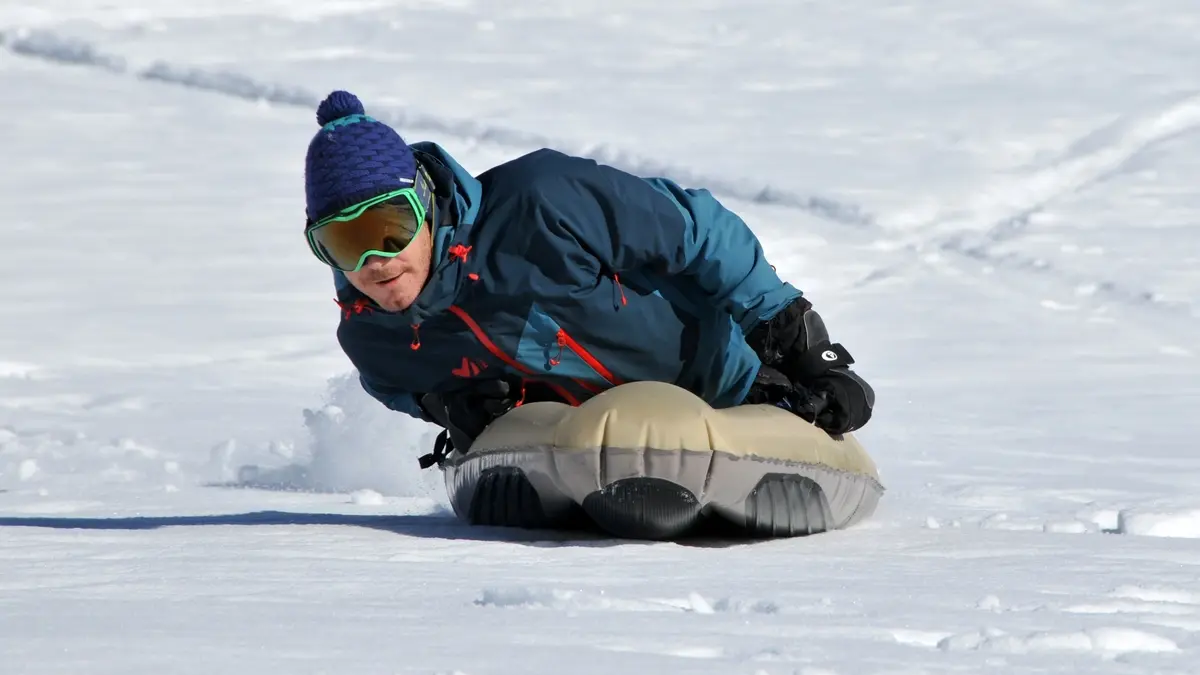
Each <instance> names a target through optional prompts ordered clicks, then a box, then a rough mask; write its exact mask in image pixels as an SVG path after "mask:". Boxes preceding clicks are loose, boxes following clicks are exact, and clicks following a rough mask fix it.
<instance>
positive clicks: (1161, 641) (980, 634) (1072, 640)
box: [937, 628, 1179, 655]
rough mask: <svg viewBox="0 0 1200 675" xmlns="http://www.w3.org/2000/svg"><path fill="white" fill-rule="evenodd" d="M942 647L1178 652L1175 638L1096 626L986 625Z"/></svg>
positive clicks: (1002, 650) (1102, 652)
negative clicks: (1031, 628)
mask: <svg viewBox="0 0 1200 675" xmlns="http://www.w3.org/2000/svg"><path fill="white" fill-rule="evenodd" d="M937 646H938V649H941V650H942V651H989V652H997V653H1004V654H1032V653H1046V652H1076V653H1081V652H1091V653H1096V654H1100V655H1114V654H1124V653H1128V652H1155V653H1160V652H1176V651H1179V647H1178V646H1177V645H1176V644H1175V642H1174V641H1172V640H1169V639H1167V638H1165V637H1162V636H1160V635H1154V634H1153V633H1147V632H1145V631H1141V630H1137V629H1133V628H1096V629H1092V630H1083V631H1046V632H1037V633H1030V634H1027V635H1010V634H1007V633H1005V632H1003V631H1000V630H995V629H985V630H980V631H972V632H970V633H960V634H958V635H952V636H950V637H947V638H945V639H943V640H942V641H940V642H939V643H938V645H937Z"/></svg>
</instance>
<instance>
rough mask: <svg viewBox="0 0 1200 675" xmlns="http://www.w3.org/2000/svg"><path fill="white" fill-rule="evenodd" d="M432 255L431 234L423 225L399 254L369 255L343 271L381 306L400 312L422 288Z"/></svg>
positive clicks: (415, 298)
mask: <svg viewBox="0 0 1200 675" xmlns="http://www.w3.org/2000/svg"><path fill="white" fill-rule="evenodd" d="M432 257H433V237H432V235H431V234H430V233H429V227H428V225H426V227H423V228H421V231H420V232H418V233H417V238H416V239H413V241H412V243H411V244H409V245H408V248H406V249H404V251H403V252H401V253H400V255H398V256H396V257H394V258H384V257H381V256H377V255H373V256H370V257H369V258H367V261H366V263H364V264H363V266H362V268H361V269H359V270H358V271H357V272H346V273H345V274H346V278H347V279H349V280H350V283H351V284H353V285H354V287H355V288H357V289H358V290H360V291H362V293H363V295H366V296H367V297H368V298H370V299H372V300H374V301H375V303H376V304H378V305H379V306H380V307H382V308H383V309H384V310H386V311H389V312H400V311H403V310H405V309H408V308H409V307H410V306H412V304H413V303H414V302H416V300H417V296H418V295H420V294H421V289H423V288H425V282H427V281H428V280H429V268H430V266H431V265H432Z"/></svg>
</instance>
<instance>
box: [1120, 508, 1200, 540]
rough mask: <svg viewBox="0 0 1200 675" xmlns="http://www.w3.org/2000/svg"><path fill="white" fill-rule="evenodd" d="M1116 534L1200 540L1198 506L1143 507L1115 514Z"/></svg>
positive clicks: (1199, 509)
mask: <svg viewBox="0 0 1200 675" xmlns="http://www.w3.org/2000/svg"><path fill="white" fill-rule="evenodd" d="M1116 532H1117V533H1119V534H1133V535H1140V536H1143V537H1174V538H1179V539H1200V506H1194V505H1193V506H1183V507H1181V506H1170V505H1168V506H1145V507H1135V508H1130V509H1125V510H1122V511H1121V512H1120V513H1119V514H1117V527H1116Z"/></svg>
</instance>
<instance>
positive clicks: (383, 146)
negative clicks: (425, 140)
mask: <svg viewBox="0 0 1200 675" xmlns="http://www.w3.org/2000/svg"><path fill="white" fill-rule="evenodd" d="M317 123H318V124H320V125H321V130H320V131H318V132H317V135H316V136H314V137H313V139H312V142H311V143H309V144H308V156H307V157H306V159H305V163H304V192H305V198H306V200H307V215H308V217H309V218H310V219H312V220H314V221H317V220H320V219H321V218H323V217H325V216H328V215H329V214H331V213H335V212H337V211H340V210H342V209H344V208H346V207H348V206H353V205H355V204H357V203H359V202H362V201H365V200H367V199H370V198H372V197H377V196H379V195H381V194H384V193H386V192H392V191H394V190H399V189H401V188H406V187H413V181H414V180H415V179H416V176H417V161H416V158H415V157H413V152H412V149H411V148H409V147H408V144H407V143H405V142H404V139H403V138H401V137H400V134H398V133H396V130H395V129H392V128H391V127H389V126H388V125H386V124H384V123H383V122H380V121H379V120H376V119H374V118H372V117H369V116H367V115H366V111H365V110H364V109H363V105H362V103H361V102H360V101H359V100H358V98H357V97H356V96H355V95H354V94H351V93H349V92H346V91H335V92H333V93H331V94H330V95H329V96H328V97H327V98H326V99H325V100H324V101H322V102H321V105H319V106H318V107H317Z"/></svg>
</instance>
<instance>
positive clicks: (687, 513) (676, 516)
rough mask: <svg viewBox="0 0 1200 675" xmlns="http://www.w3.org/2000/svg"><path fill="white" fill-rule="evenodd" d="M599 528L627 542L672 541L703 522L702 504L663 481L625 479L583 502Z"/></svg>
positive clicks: (685, 492)
mask: <svg viewBox="0 0 1200 675" xmlns="http://www.w3.org/2000/svg"><path fill="white" fill-rule="evenodd" d="M583 510H584V511H585V512H586V513H587V515H588V517H589V518H591V519H592V521H593V522H594V523H596V525H598V526H599V527H600V528H601V529H603V530H604V531H605V532H608V533H609V534H611V535H613V536H616V537H621V538H624V539H670V538H673V537H678V536H680V535H682V534H685V533H686V532H687V531H688V530H690V529H692V527H693V526H694V525H695V524H696V523H697V521H699V519H700V502H699V501H698V500H697V499H696V496H695V495H693V494H692V493H691V492H690V491H689V490H688V489H687V488H683V487H680V486H678V485H676V484H674V483H672V482H670V481H668V480H663V479H661V478H625V479H622V480H619V481H616V482H615V483H612V484H610V485H608V486H606V487H605V488H604V489H603V490H597V491H596V492H593V493H592V494H590V495H588V496H587V497H586V498H584V500H583Z"/></svg>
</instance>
